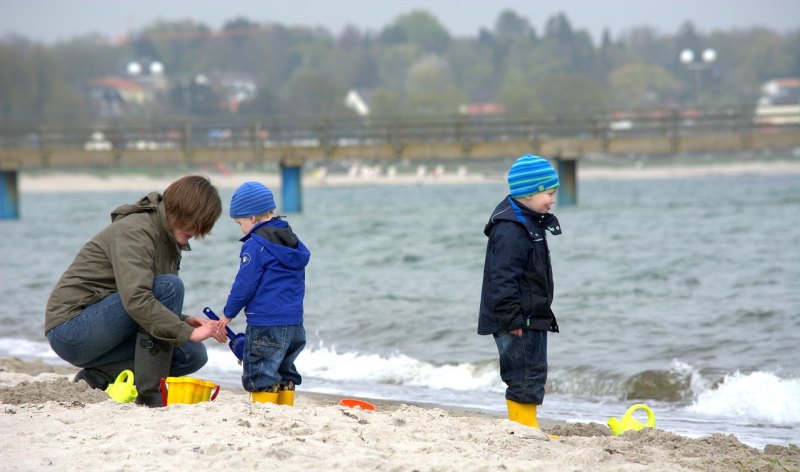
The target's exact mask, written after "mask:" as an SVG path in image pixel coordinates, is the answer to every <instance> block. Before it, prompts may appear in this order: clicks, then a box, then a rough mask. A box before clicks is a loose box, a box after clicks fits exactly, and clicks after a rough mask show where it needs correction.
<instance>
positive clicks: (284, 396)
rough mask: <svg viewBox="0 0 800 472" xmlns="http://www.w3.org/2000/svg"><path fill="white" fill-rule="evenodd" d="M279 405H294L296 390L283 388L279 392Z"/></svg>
mask: <svg viewBox="0 0 800 472" xmlns="http://www.w3.org/2000/svg"><path fill="white" fill-rule="evenodd" d="M278 405H287V406H294V390H289V389H286V390H281V391H280V392H278Z"/></svg>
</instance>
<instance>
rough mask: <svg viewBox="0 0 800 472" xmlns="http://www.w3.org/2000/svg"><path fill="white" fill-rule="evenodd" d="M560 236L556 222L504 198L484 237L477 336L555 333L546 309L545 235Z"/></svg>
mask: <svg viewBox="0 0 800 472" xmlns="http://www.w3.org/2000/svg"><path fill="white" fill-rule="evenodd" d="M547 231H550V232H551V233H553V234H554V235H557V234H561V225H560V224H559V223H558V219H556V217H555V216H554V215H552V214H550V213H545V214H541V213H536V212H534V211H532V210H530V209H528V208H527V207H525V206H524V205H522V204H519V203H518V202H515V201H513V200H512V199H511V197H506V198H505V199H504V200H503V201H502V202H500V204H499V205H497V208H495V210H494V212H492V216H491V218H490V219H489V222H488V223H487V224H486V227H485V228H484V230H483V232H484V234H485V235H486V236H488V237H489V242H488V243H487V246H486V261H485V263H484V268H483V289H482V291H481V307H480V314H479V317H478V334H494V333H498V332H501V331H512V330H515V329H518V328H523V329H540V330H545V331H548V330H549V331H553V332H556V333H557V332H558V324H557V323H556V317H555V315H554V314H553V310H551V309H550V305H551V304H552V302H553V269H552V266H551V265H550V250H549V249H548V247H547V239H546V238H545V233H546V232H547Z"/></svg>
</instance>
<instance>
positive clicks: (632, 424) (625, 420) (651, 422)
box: [608, 403, 656, 436]
mask: <svg viewBox="0 0 800 472" xmlns="http://www.w3.org/2000/svg"><path fill="white" fill-rule="evenodd" d="M636 410H644V411H646V412H647V423H646V424H642V423H640V422H639V421H637V420H636V418H634V417H633V413H634V412H635V411H636ZM608 427H609V428H611V434H613V435H614V436H619V435H620V434H622V433H624V432H625V431H630V430H634V431H639V430H640V429H642V428H655V427H656V415H655V414H654V413H653V410H651V409H650V407H648V406H647V405H643V404H641V403H637V404H636V405H633V406H632V407H630V408H628V409H627V410H626V411H625V414H624V415H622V419H621V420H620V419H617V417H616V416H614V417H611V418H609V419H608Z"/></svg>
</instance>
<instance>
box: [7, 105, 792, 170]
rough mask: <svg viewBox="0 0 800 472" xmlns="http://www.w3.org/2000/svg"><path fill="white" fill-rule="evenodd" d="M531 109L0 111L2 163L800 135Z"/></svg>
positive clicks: (738, 145)
mask: <svg viewBox="0 0 800 472" xmlns="http://www.w3.org/2000/svg"><path fill="white" fill-rule="evenodd" d="M795 108H796V110H795V109H790V110H788V113H787V110H786V109H780V110H777V111H774V112H773V113H772V114H771V115H770V114H764V113H758V112H757V111H756V110H754V109H753V108H752V107H749V108H743V107H722V108H715V109H704V110H698V109H646V110H633V111H624V112H613V113H612V112H596V113H565V114H559V115H546V114H542V115H531V116H514V115H498V116H480V117H474V116H466V115H431V116H403V117H353V116H315V117H296V118H283V119H279V118H275V119H258V118H248V119H242V118H236V119H234V118H230V119H214V120H209V119H197V118H195V119H183V118H175V119H152V120H147V121H143V120H114V121H111V120H101V121H95V122H91V123H60V122H55V123H47V122H45V123H29V122H19V121H13V122H9V121H5V122H4V121H0V167H2V168H23V167H47V166H86V165H104V164H105V165H118V164H143V165H148V164H180V163H210V162H242V163H258V162H284V161H287V160H289V161H297V160H300V161H306V160H337V159H338V160H341V159H352V160H372V161H375V160H392V159H471V158H497V157H508V156H514V155H516V154H520V153H522V152H535V153H539V154H542V155H544V156H564V155H568V156H581V155H586V154H590V153H598V154H609V155H614V154H631V153H639V154H669V153H673V154H674V153H692V152H726V151H737V150H747V149H755V150H759V149H791V148H794V147H798V146H800V106H798V107H795Z"/></svg>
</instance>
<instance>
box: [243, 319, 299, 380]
mask: <svg viewBox="0 0 800 472" xmlns="http://www.w3.org/2000/svg"><path fill="white" fill-rule="evenodd" d="M245 333H246V334H245V337H246V338H247V342H246V343H245V348H244V359H243V364H244V365H243V373H242V386H243V387H244V389H245V390H247V391H248V392H266V391H269V389H270V387H273V386H274V385H276V384H279V383H282V384H287V383H288V382H294V384H295V385H300V383H301V382H302V378H301V377H300V373H299V372H297V368H296V367H295V366H294V361H295V359H297V356H298V354H300V351H302V350H303V348H304V347H305V345H306V331H305V329H304V328H303V325H287V326H251V325H249V324H248V325H247V330H246V332H245Z"/></svg>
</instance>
